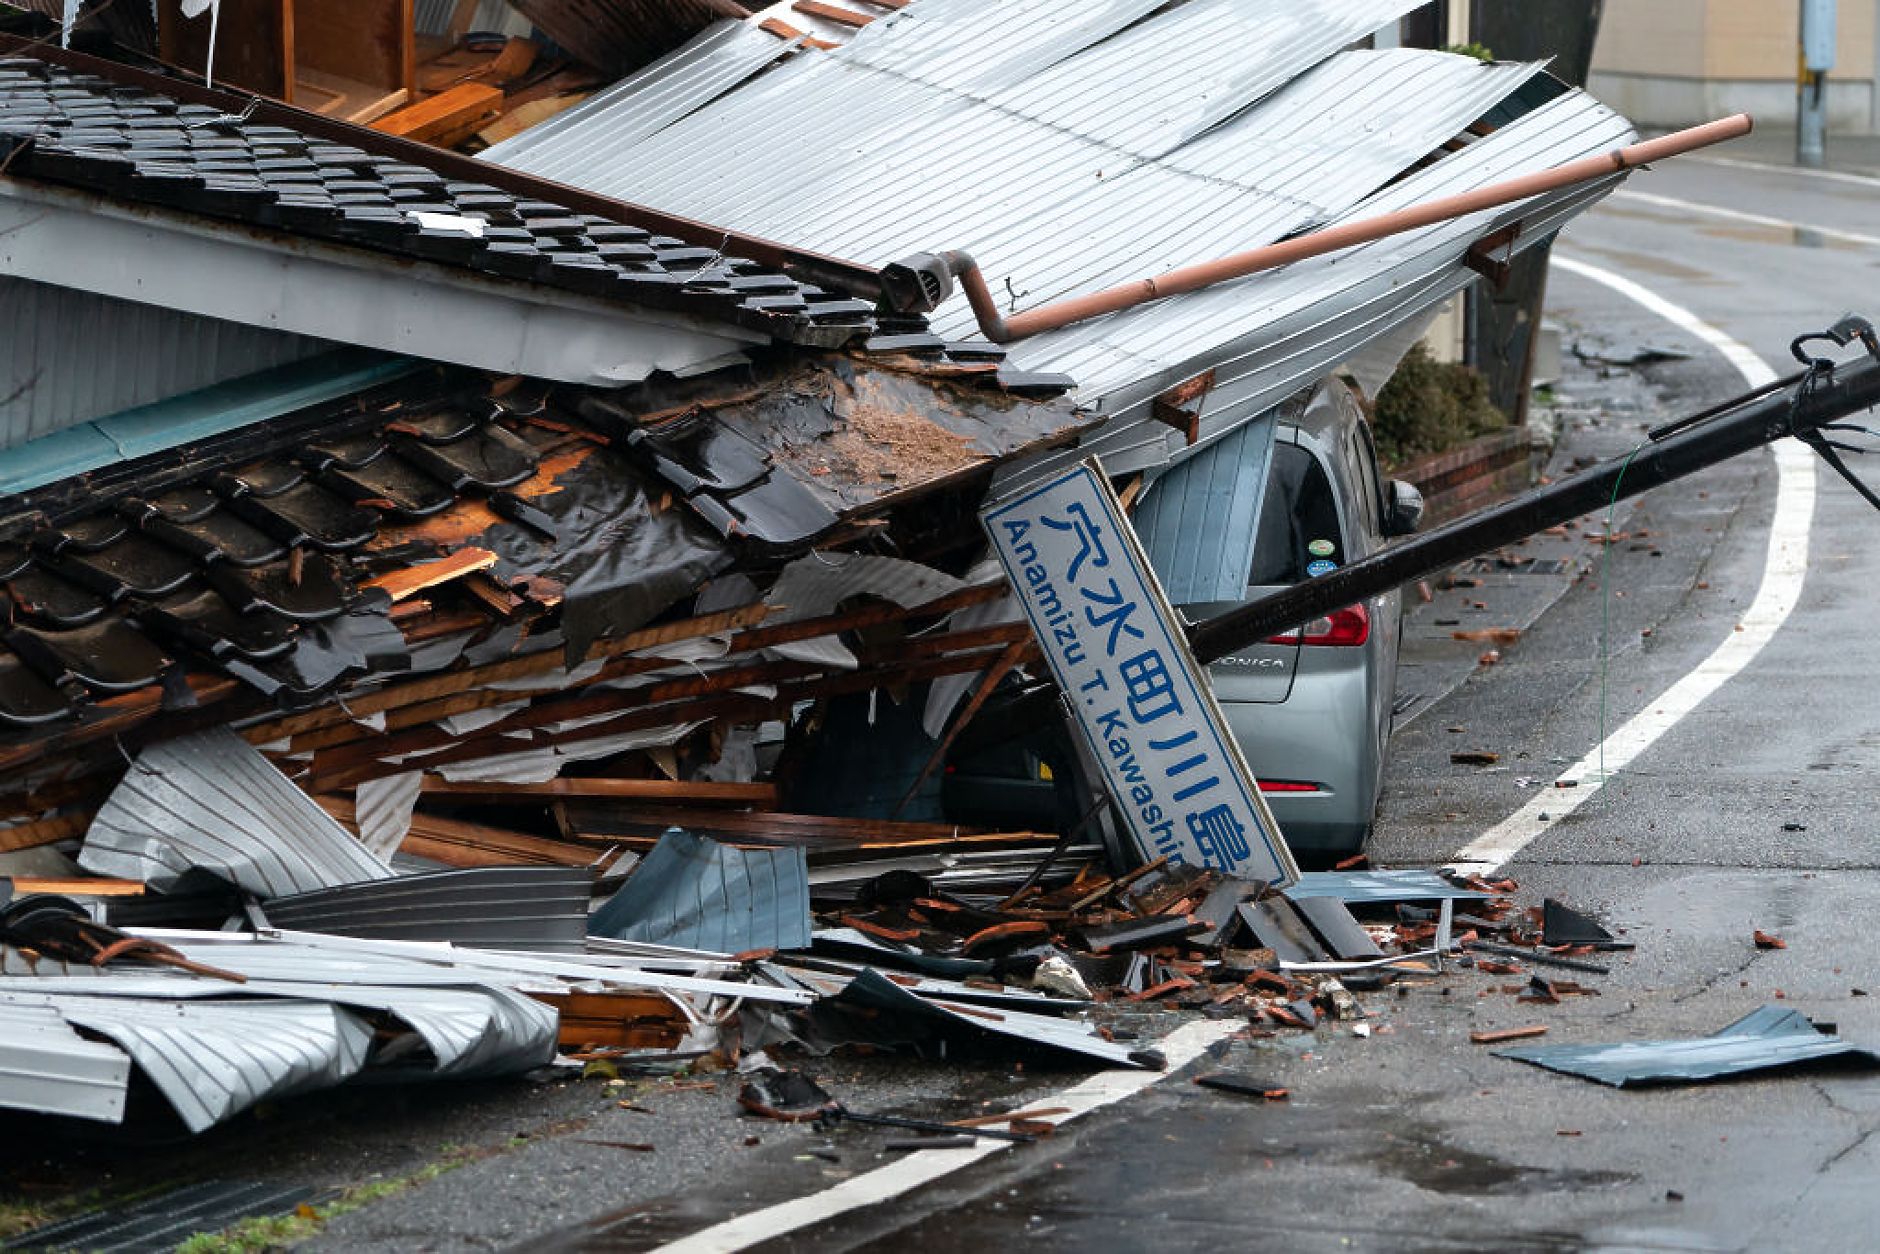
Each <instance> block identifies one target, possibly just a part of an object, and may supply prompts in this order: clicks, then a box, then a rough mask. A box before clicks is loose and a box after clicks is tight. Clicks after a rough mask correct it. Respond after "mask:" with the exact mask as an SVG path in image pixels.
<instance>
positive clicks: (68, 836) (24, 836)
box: [0, 811, 91, 853]
mask: <svg viewBox="0 0 1880 1254" xmlns="http://www.w3.org/2000/svg"><path fill="white" fill-rule="evenodd" d="M90 826H91V812H90V811H85V812H83V813H80V814H61V815H60V816H59V817H58V818H56V819H40V820H38V821H37V822H33V823H21V824H19V825H18V826H16V827H9V828H7V829H5V830H4V831H0V853H10V852H12V851H13V850H15V849H37V848H38V847H40V846H41V845H52V844H57V843H58V842H59V841H62V840H76V839H77V838H78V837H80V836H83V835H84V834H85V829H86V828H88V827H90Z"/></svg>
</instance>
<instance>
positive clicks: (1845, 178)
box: [1678, 153, 1880, 187]
mask: <svg viewBox="0 0 1880 1254" xmlns="http://www.w3.org/2000/svg"><path fill="white" fill-rule="evenodd" d="M1678 160H1679V161H1680V162H1686V161H1690V162H1695V163H1697V164H1698V165H1727V166H1729V167H1730V168H1731V169H1734V170H1765V171H1768V172H1769V173H1771V174H1793V175H1797V176H1799V177H1802V178H1811V179H1823V180H1825V181H1827V182H1829V183H1853V184H1855V185H1857V186H1860V187H1880V178H1875V177H1874V176H1873V175H1871V174H1849V173H1847V172H1846V171H1845V170H1810V169H1806V168H1804V167H1802V166H1799V165H1777V164H1775V163H1774V162H1770V161H1745V160H1744V159H1743V158H1741V157H1713V156H1709V155H1704V156H1697V155H1694V154H1690V153H1686V154H1685V155H1684V156H1682V157H1679V158H1678Z"/></svg>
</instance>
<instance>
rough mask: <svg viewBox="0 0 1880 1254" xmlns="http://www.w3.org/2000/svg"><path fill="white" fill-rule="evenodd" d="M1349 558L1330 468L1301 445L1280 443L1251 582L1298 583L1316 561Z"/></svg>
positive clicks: (1336, 561) (1270, 475)
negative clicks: (1339, 523) (1346, 554)
mask: <svg viewBox="0 0 1880 1254" xmlns="http://www.w3.org/2000/svg"><path fill="white" fill-rule="evenodd" d="M1344 560H1345V537H1344V532H1343V531H1342V530H1341V529H1340V528H1339V525H1338V503H1337V501H1336V500H1334V499H1333V497H1332V484H1331V479H1330V478H1329V477H1328V476H1327V475H1326V473H1325V467H1324V466H1323V465H1321V464H1320V463H1319V459H1318V458H1317V457H1314V456H1313V455H1312V454H1311V453H1310V452H1309V451H1307V450H1306V449H1305V448H1303V447H1301V446H1300V445H1297V444H1283V443H1282V444H1275V445H1274V446H1273V463H1272V469H1271V470H1269V471H1268V472H1267V477H1266V496H1265V497H1264V498H1263V499H1262V501H1261V505H1260V529H1259V531H1257V532H1256V533H1255V534H1254V537H1253V569H1252V570H1251V571H1250V572H1249V573H1248V575H1247V582H1248V583H1249V584H1250V585H1258V584H1283V583H1298V582H1299V581H1301V580H1302V579H1305V578H1306V577H1307V576H1308V574H1309V573H1310V572H1309V571H1308V570H1307V567H1309V566H1310V565H1311V564H1312V563H1313V562H1318V561H1329V562H1331V563H1333V564H1334V565H1342V564H1343V563H1344Z"/></svg>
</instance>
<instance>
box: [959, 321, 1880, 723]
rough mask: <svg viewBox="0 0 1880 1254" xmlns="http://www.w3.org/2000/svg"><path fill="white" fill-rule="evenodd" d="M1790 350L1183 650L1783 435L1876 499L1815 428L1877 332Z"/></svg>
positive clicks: (1411, 575)
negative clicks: (1525, 485) (1771, 378)
mask: <svg viewBox="0 0 1880 1254" xmlns="http://www.w3.org/2000/svg"><path fill="white" fill-rule="evenodd" d="M1817 340H1827V341H1831V342H1832V343H1834V344H1835V345H1838V346H1841V347H1845V346H1847V345H1849V344H1852V343H1855V342H1858V343H1859V344H1860V345H1861V346H1862V347H1863V348H1865V349H1866V353H1867V355H1866V357H1864V358H1860V359H1858V360H1856V361H1853V362H1851V363H1848V364H1844V365H1836V364H1835V363H1834V362H1832V361H1830V360H1829V359H1827V358H1823V357H1814V356H1810V355H1809V354H1808V353H1807V352H1806V351H1805V347H1806V346H1807V345H1808V344H1809V343H1811V342H1813V341H1817ZM1790 351H1791V352H1793V353H1794V354H1795V356H1796V358H1797V360H1799V361H1801V362H1803V363H1804V364H1805V365H1806V366H1807V369H1805V370H1802V371H1800V372H1798V373H1796V374H1793V375H1791V376H1789V377H1788V378H1786V379H1781V380H1778V381H1777V382H1775V383H1771V384H1768V385H1766V386H1764V387H1760V388H1757V389H1756V390H1754V391H1752V392H1747V393H1745V394H1743V395H1741V396H1738V397H1735V398H1734V399H1732V400H1729V401H1725V402H1724V403H1723V404H1721V405H1718V406H1716V407H1715V408H1712V409H1708V410H1705V411H1704V412H1702V413H1699V414H1693V415H1691V416H1689V417H1686V418H1680V419H1677V420H1675V421H1673V422H1669V423H1666V424H1664V425H1662V426H1660V427H1657V428H1655V429H1654V430H1652V431H1651V432H1649V433H1648V434H1647V436H1646V439H1645V441H1644V442H1643V443H1642V444H1640V446H1639V447H1638V448H1636V449H1634V450H1633V451H1632V452H1631V453H1630V454H1628V455H1627V456H1625V457H1621V458H1614V459H1613V460H1611V461H1608V462H1605V463H1603V464H1601V465H1599V466H1595V467H1593V468H1592V469H1590V470H1586V471H1583V472H1581V473H1580V474H1577V475H1573V476H1571V477H1570V478H1566V479H1562V480H1561V481H1559V482H1558V483H1553V484H1549V485H1547V486H1545V487H1540V488H1535V489H1534V490H1532V491H1530V492H1526V493H1523V494H1522V495H1520V496H1518V497H1516V498H1514V499H1513V500H1511V501H1508V502H1506V503H1505V504H1502V505H1496V506H1491V507H1490V508H1488V509H1484V510H1480V511H1478V512H1476V513H1474V514H1471V515H1469V516H1468V517H1466V518H1460V519H1457V520H1456V521H1454V522H1451V523H1448V524H1446V525H1445V526H1442V527H1438V528H1437V529H1436V530H1434V531H1431V532H1429V533H1427V534H1424V535H1419V536H1413V537H1411V538H1409V539H1407V540H1404V541H1401V542H1399V543H1397V544H1394V545H1392V546H1391V547H1390V548H1387V549H1384V550H1383V551H1381V552H1379V553H1375V554H1373V555H1372V556H1370V557H1367V558H1362V559H1360V560H1358V561H1355V562H1353V563H1351V564H1350V565H1349V566H1343V567H1340V568H1339V569H1337V570H1334V571H1331V572H1330V573H1328V574H1324V575H1319V576H1317V577H1316V578H1312V579H1308V580H1306V581H1305V582H1304V583H1298V584H1294V585H1293V586H1292V587H1290V588H1287V589H1285V590H1284V591H1281V592H1276V593H1274V594H1273V595H1272V596H1268V597H1262V598H1261V599H1259V600H1257V601H1250V602H1248V603H1247V604H1245V605H1241V606H1238V607H1236V608H1234V609H1232V610H1229V611H1227V612H1226V613H1224V614H1219V615H1216V616H1215V617H1213V618H1210V619H1206V620H1205V621H1203V622H1200V623H1197V624H1195V625H1194V626H1192V627H1190V628H1189V629H1188V641H1189V646H1190V648H1191V649H1192V650H1193V652H1194V655H1195V659H1196V660H1197V661H1198V662H1201V663H1202V664H1204V665H1205V664H1207V663H1209V662H1213V661H1216V660H1218V659H1220V658H1222V657H1225V656H1227V655H1228V654H1230V653H1233V652H1235V651H1236V650H1238V649H1244V648H1247V647H1249V646H1251V645H1254V644H1257V643H1259V642H1260V641H1262V640H1265V639H1267V638H1269V637H1271V636H1276V635H1279V634H1280V633H1282V632H1286V631H1290V630H1292V629H1293V628H1295V627H1300V626H1303V625H1304V624H1306V623H1309V622H1311V621H1312V620H1313V619H1315V618H1321V617H1323V616H1325V615H1327V614H1330V613H1331V612H1332V611H1334V610H1339V609H1343V608H1344V607H1345V606H1348V605H1351V604H1354V603H1355V602H1358V601H1362V600H1364V599H1365V598H1367V597H1372V596H1376V595H1378V594H1379V593H1382V592H1388V591H1389V590H1390V589H1392V588H1396V587H1401V586H1403V585H1404V584H1408V583H1411V582H1413V581H1415V580H1418V579H1422V578H1424V577H1426V576H1428V575H1432V574H1435V573H1437V572H1438V571H1442V570H1446V569H1448V568H1450V567H1452V566H1455V565H1456V564H1458V563H1460V562H1464V561H1467V560H1469V559H1470V558H1473V557H1479V556H1481V555H1482V554H1484V553H1492V552H1494V551H1495V550H1496V549H1498V548H1501V547H1502V546H1504V545H1508V544H1513V543H1514V542H1515V541H1517V540H1521V539H1524V538H1526V537H1528V536H1531V535H1533V534H1535V533H1536V532H1540V531H1544V530H1546V529H1547V528H1548V527H1553V526H1558V525H1559V524H1561V523H1564V522H1567V521H1570V520H1571V519H1574V518H1578V517H1580V516H1581V515H1582V514H1586V513H1590V512H1592V511H1594V510H1598V509H1604V508H1606V507H1607V506H1609V505H1610V504H1611V503H1612V502H1614V501H1622V500H1626V499H1629V498H1631V497H1634V496H1637V495H1639V494H1640V493H1642V492H1648V491H1650V490H1651V489H1653V488H1656V487H1662V486H1663V485H1665V484H1667V483H1672V482H1674V481H1676V480H1678V479H1682V478H1684V477H1685V476H1686V475H1692V474H1696V473H1697V472H1698V471H1700V470H1707V469H1709V468H1710V467H1712V466H1715V465H1717V464H1718V463H1719V462H1724V461H1728V460H1729V459H1730V458H1732V457H1735V456H1737V455H1738V454H1740V453H1747V452H1750V451H1752V450H1754V449H1758V448H1761V447H1762V446H1763V445H1765V444H1773V443H1774V442H1775V441H1777V440H1779V439H1781V438H1783V437H1784V436H1794V437H1796V438H1797V439H1800V440H1801V441H1803V442H1804V443H1806V444H1807V445H1809V447H1811V448H1813V449H1814V450H1815V451H1816V452H1817V453H1819V454H1820V455H1821V457H1822V458H1823V460H1825V461H1826V462H1827V463H1828V464H1829V465H1830V466H1831V467H1833V468H1834V470H1835V471H1836V473H1838V474H1840V475H1841V476H1842V477H1843V478H1845V479H1846V480H1848V482H1849V483H1850V484H1852V485H1853V486H1854V489H1855V490H1856V491H1858V492H1859V493H1860V494H1861V495H1862V496H1863V497H1864V498H1865V499H1866V500H1867V501H1868V502H1869V503H1870V504H1872V505H1874V507H1875V508H1876V509H1880V495H1876V494H1875V493H1874V492H1873V491H1872V490H1871V489H1870V488H1868V487H1867V485H1866V484H1864V483H1862V482H1861V481H1860V480H1859V479H1858V478H1856V477H1855V476H1854V474H1853V473H1852V472H1851V471H1850V470H1849V469H1848V467H1847V465H1846V464H1845V463H1844V462H1843V461H1842V460H1841V457H1840V453H1839V452H1838V451H1837V447H1836V445H1835V443H1834V442H1833V441H1832V440H1831V439H1830V438H1828V437H1827V436H1824V435H1823V434H1822V433H1823V432H1824V431H1833V430H1834V424H1835V423H1836V422H1837V420H1839V419H1841V418H1845V417H1847V416H1848V415H1850V414H1854V413H1858V412H1859V411H1861V410H1864V409H1870V408H1872V407H1873V406H1874V405H1876V404H1880V336H1877V335H1876V333H1875V331H1874V328H1873V326H1872V324H1871V323H1869V322H1868V321H1867V320H1866V319H1864V318H1859V317H1855V316H1854V315H1852V314H1850V315H1848V316H1846V317H1844V318H1842V319H1841V320H1840V321H1839V322H1837V323H1836V324H1835V325H1834V326H1832V327H1830V328H1828V329H1827V330H1825V331H1820V332H1815V333H1812V334H1808V335H1803V336H1800V337H1798V338H1797V339H1796V340H1795V341H1794V343H1793V344H1792V345H1791V346H1790ZM1061 709H1062V707H1061V706H1060V705H1059V703H1058V700H1057V689H1056V687H1055V686H1054V685H1051V684H1048V683H1047V684H1043V685H1040V686H1038V687H1035V688H1032V689H1030V690H1028V691H1027V692H1024V693H1022V694H1018V695H1016V696H1015V697H1014V699H1013V700H1012V701H1011V702H1009V703H1008V704H1006V705H1004V706H1002V707H1001V708H1000V709H999V710H998V712H997V717H996V718H994V719H992V720H989V722H988V725H987V727H986V728H985V729H984V730H983V731H980V732H978V734H972V733H968V734H967V735H966V736H964V737H962V743H963V744H966V745H967V746H968V747H982V746H984V745H987V744H994V743H1000V742H1003V741H1006V740H1009V739H1011V738H1013V737H1014V736H1018V735H1023V734H1025V733H1026V732H1027V731H1029V730H1030V729H1031V728H1033V727H1036V726H1037V725H1038V724H1039V723H1041V722H1043V721H1045V720H1047V719H1048V718H1050V717H1051V714H1052V712H1053V711H1054V710H1061Z"/></svg>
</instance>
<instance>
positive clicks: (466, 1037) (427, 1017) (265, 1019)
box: [0, 933, 626, 1131]
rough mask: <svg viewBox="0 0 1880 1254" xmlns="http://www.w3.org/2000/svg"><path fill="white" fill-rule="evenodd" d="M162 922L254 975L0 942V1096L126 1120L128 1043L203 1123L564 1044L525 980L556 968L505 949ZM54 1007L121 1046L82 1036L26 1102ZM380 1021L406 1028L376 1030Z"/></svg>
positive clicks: (181, 1106)
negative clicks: (388, 943) (83, 956)
mask: <svg viewBox="0 0 1880 1254" xmlns="http://www.w3.org/2000/svg"><path fill="white" fill-rule="evenodd" d="M157 934H158V935H162V936H164V937H165V939H166V940H170V941H173V942H174V943H176V945H177V947H178V948H179V949H181V950H182V951H183V952H185V953H186V954H189V955H190V956H192V957H194V958H195V959H196V960H197V961H200V962H203V963H206V964H208V965H210V966H214V967H219V968H221V969H223V970H227V971H234V972H238V973H240V974H241V975H243V976H245V977H246V981H245V982H244V983H241V984H231V983H229V982H228V981H226V980H222V979H215V978H210V977H205V976H198V975H192V974H187V973H184V972H179V971H174V970H168V969H162V970H152V969H149V968H125V967H118V966H114V967H108V968H104V969H99V968H95V967H89V966H82V965H75V964H69V963H64V962H58V961H54V960H50V959H46V958H43V957H38V956H35V955H29V954H25V953H22V952H21V951H18V950H15V949H11V948H7V947H4V946H0V1105H16V1106H19V1107H20V1108H23V1109H31V1110H41V1111H47V1112H50V1113H61V1114H75V1115H81V1116H83V1117H86V1118H93V1119H103V1120H110V1121H115V1120H117V1119H119V1118H121V1117H122V1114H123V1088H124V1077H123V1069H120V1070H118V1071H116V1072H114V1071H113V1070H112V1066H111V1059H112V1057H116V1058H118V1059H119V1060H120V1061H122V1060H123V1058H124V1056H126V1055H128V1057H129V1059H130V1060H131V1061H134V1062H135V1063H136V1065H137V1067H138V1069H139V1070H140V1071H142V1072H143V1073H144V1074H145V1075H146V1076H147V1077H148V1078H149V1079H150V1080H151V1081H152V1082H153V1083H154V1084H155V1085H156V1086H157V1088H158V1089H159V1090H160V1091H161V1092H162V1093H163V1094H164V1096H165V1097H166V1098H167V1099H168V1100H169V1102H170V1104H171V1105H172V1106H173V1107H174V1108H175V1110H176V1112H177V1114H178V1116H179V1117H180V1118H181V1119H182V1120H183V1122H184V1124H185V1125H186V1126H187V1127H189V1128H190V1130H191V1131H200V1130H202V1129H203V1128H206V1127H209V1126H211V1125H213V1124H215V1123H218V1122H220V1121H222V1120H224V1119H227V1118H228V1117H230V1116H231V1115H234V1114H237V1113H239V1112H240V1111H242V1110H244V1109H247V1108H248V1107H249V1106H252V1105H253V1104H254V1103H256V1102H258V1101H262V1100H265V1099H268V1098H272V1097H278V1096H283V1095H286V1094H288V1093H295V1092H303V1091H306V1090H309V1089H314V1088H322V1087H328V1086H331V1085H335V1084H340V1083H344V1082H347V1081H349V1080H354V1079H360V1080H367V1079H379V1078H384V1079H423V1078H446V1077H449V1078H466V1077H472V1076H486V1075H503V1074H512V1073H515V1072H519V1071H526V1070H529V1069H531V1068H533V1067H538V1066H541V1065H543V1064H544V1063H546V1062H548V1061H549V1060H550V1059H552V1058H553V1057H554V1054H555V1048H556V1034H557V1026H558V1022H559V1019H558V1016H557V1014H556V1011H555V1009H554V1008H553V1007H552V1006H549V1005H546V1004H544V1003H542V1002H539V1001H537V1000H535V999H534V998H531V997H530V996H528V995H527V994H526V993H524V992H522V991H521V989H520V988H519V987H517V985H520V984H522V983H524V982H529V983H536V984H541V985H543V986H545V987H546V986H551V985H553V984H554V983H555V981H553V980H552V979H549V978H544V977H538V976H533V975H530V974H528V973H527V972H514V971H511V972H504V971H503V969H502V967H501V966H499V965H497V964H501V963H504V962H506V961H507V959H506V957H505V956H504V955H499V954H480V955H479V954H478V951H474V950H470V951H463V952H464V954H465V956H466V958H467V959H468V960H472V961H474V960H479V959H480V960H481V961H482V962H483V963H485V964H488V965H486V966H484V967H482V968H478V969H457V968H455V967H453V965H452V963H451V955H452V953H453V951H451V950H449V949H447V948H445V949H431V948H430V947H424V946H407V947H405V949H404V952H407V953H413V954H418V953H425V954H428V955H434V958H435V960H434V961H429V962H426V961H417V960H415V959H414V958H411V957H400V956H386V955H383V954H378V953H373V952H371V950H370V948H369V946H368V947H367V948H365V949H361V948H360V942H349V941H347V940H344V939H342V938H337V937H336V938H330V939H329V938H324V937H316V936H307V935H300V936H297V937H295V938H293V939H276V938H263V939H258V938H254V937H249V936H242V935H236V934H224V933H206V934H191V933H157ZM622 982H626V980H625V979H623V980H622ZM48 1014H50V1015H52V1016H54V1017H55V1018H56V1020H62V1021H63V1023H65V1024H70V1025H74V1026H78V1027H83V1028H85V1029H86V1030H88V1031H91V1032H94V1033H97V1034H98V1035H102V1036H104V1037H106V1038H107V1039H108V1040H109V1041H111V1042H112V1043H113V1045H114V1046H115V1048H113V1047H112V1046H96V1047H95V1048H94V1047H92V1046H91V1044H90V1043H89V1042H86V1041H83V1040H80V1039H78V1038H77V1037H72V1038H71V1039H72V1041H73V1042H74V1047H73V1048H72V1049H70V1050H69V1051H67V1056H65V1057H62V1058H60V1059H59V1060H58V1062H59V1065H58V1067H57V1068H56V1069H54V1070H53V1071H52V1072H51V1075H52V1078H53V1080H55V1081H56V1083H52V1082H48V1083H46V1084H45V1085H43V1086H41V1087H39V1088H35V1089H25V1088H19V1089H17V1090H16V1091H14V1093H13V1096H15V1097H17V1098H18V1100H17V1101H6V1100H4V1098H5V1097H6V1096H7V1095H8V1093H9V1088H10V1085H11V1083H12V1082H13V1081H14V1077H15V1076H18V1077H22V1078H24V1077H28V1076H29V1075H30V1074H31V1072H30V1067H29V1065H30V1064H31V1063H32V1061H33V1059H32V1058H31V1057H29V1056H28V1054H27V1053H26V1052H25V1051H24V1050H23V1048H22V1047H23V1046H24V1045H26V1044H45V1043H48V1042H50V1041H51V1039H52V1038H50V1037H48V1035H47V1033H48V1032H49V1031H50V1030H51V1028H52V1026H53V1023H54V1019H53V1018H48V1017H47V1016H48ZM375 1024H376V1025H379V1026H391V1027H393V1028H398V1027H399V1026H400V1025H402V1028H403V1031H402V1032H399V1031H394V1032H393V1033H391V1034H390V1035H388V1036H385V1037H383V1038H381V1037H379V1036H378V1035H377V1034H376V1032H375ZM67 1032H68V1034H69V1029H67ZM414 1046H422V1048H414ZM100 1051H108V1054H107V1053H101V1052H100ZM119 1051H121V1053H120V1052H119ZM42 1052H43V1051H42ZM127 1067H128V1064H126V1068H127Z"/></svg>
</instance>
